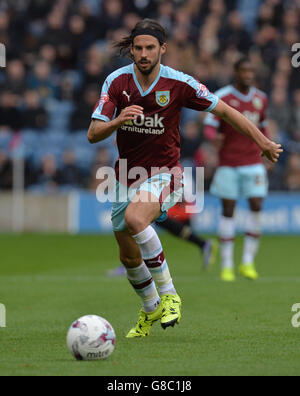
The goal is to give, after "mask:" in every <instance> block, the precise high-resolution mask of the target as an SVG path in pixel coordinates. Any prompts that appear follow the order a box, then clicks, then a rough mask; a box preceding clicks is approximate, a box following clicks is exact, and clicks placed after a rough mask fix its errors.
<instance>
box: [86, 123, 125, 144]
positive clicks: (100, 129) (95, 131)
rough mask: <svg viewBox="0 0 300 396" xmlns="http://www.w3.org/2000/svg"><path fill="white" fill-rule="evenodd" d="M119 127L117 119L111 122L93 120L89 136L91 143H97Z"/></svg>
mask: <svg viewBox="0 0 300 396" xmlns="http://www.w3.org/2000/svg"><path fill="white" fill-rule="evenodd" d="M118 128H119V124H118V122H117V121H116V120H113V121H109V122H105V121H99V120H93V121H92V122H91V125H90V127H89V130H88V133H87V138H88V140H89V142H90V143H91V144H95V143H98V142H101V141H103V140H105V139H107V138H109V137H110V136H111V135H112V134H113V133H114V131H115V130H117V129H118Z"/></svg>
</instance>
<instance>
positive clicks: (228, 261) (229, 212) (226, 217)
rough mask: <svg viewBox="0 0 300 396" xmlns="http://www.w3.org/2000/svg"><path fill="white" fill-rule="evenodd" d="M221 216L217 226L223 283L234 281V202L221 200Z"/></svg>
mask: <svg viewBox="0 0 300 396" xmlns="http://www.w3.org/2000/svg"><path fill="white" fill-rule="evenodd" d="M222 204H223V214H222V217H221V220H220V224H219V231H218V234H219V239H220V252H221V265H222V272H221V279H222V280H223V281H225V282H233V281H235V274H234V239H235V223H234V211H235V205H236V201H234V200H230V199H223V200H222Z"/></svg>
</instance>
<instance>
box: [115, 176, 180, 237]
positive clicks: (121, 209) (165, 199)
mask: <svg viewBox="0 0 300 396" xmlns="http://www.w3.org/2000/svg"><path fill="white" fill-rule="evenodd" d="M139 191H147V192H151V193H152V194H153V195H154V196H155V197H156V198H157V199H158V200H159V202H160V206H161V213H162V214H161V216H160V217H159V218H158V219H156V221H158V222H159V221H164V220H165V219H166V218H167V213H168V210H170V209H171V208H172V207H173V206H174V205H176V204H177V203H178V202H181V200H182V197H183V191H184V181H183V176H182V177H181V179H180V181H179V182H177V183H176V182H175V183H174V178H173V177H172V175H171V174H168V173H160V174H157V175H155V176H153V177H151V178H149V179H147V180H146V181H145V182H143V183H142V184H141V185H140V186H139V187H138V188H135V189H134V188H129V187H127V186H124V185H121V184H120V183H119V182H118V181H116V200H115V202H114V203H113V208H112V224H113V230H114V231H124V230H125V229H126V224H125V219H124V216H125V212H126V209H127V207H128V205H129V204H130V202H131V201H132V199H133V198H134V197H135V195H136V194H137V193H138V192H139Z"/></svg>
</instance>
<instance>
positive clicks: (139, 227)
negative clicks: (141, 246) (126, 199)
mask: <svg viewBox="0 0 300 396" xmlns="http://www.w3.org/2000/svg"><path fill="white" fill-rule="evenodd" d="M125 224H126V227H127V229H128V231H129V232H130V234H131V235H136V234H139V233H140V232H142V231H143V230H144V229H145V228H146V227H147V224H145V221H144V220H143V219H142V218H141V217H140V216H138V215H137V214H136V213H133V212H132V211H130V212H128V213H127V212H126V214H125Z"/></svg>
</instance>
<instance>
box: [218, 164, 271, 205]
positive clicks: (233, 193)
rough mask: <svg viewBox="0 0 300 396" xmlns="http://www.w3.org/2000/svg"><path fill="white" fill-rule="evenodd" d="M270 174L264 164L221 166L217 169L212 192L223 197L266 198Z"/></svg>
mask: <svg viewBox="0 0 300 396" xmlns="http://www.w3.org/2000/svg"><path fill="white" fill-rule="evenodd" d="M268 188H269V183H268V176H267V171H266V168H265V166H264V165H263V164H256V165H249V166H238V167H236V168H233V167H229V166H221V167H220V168H218V169H217V171H216V174H215V176H214V179H213V181H212V184H211V186H210V193H211V194H212V195H215V196H216V197H219V198H223V199H231V200H234V201H236V200H237V199H239V198H246V199H249V198H264V197H266V196H267V194H268Z"/></svg>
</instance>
